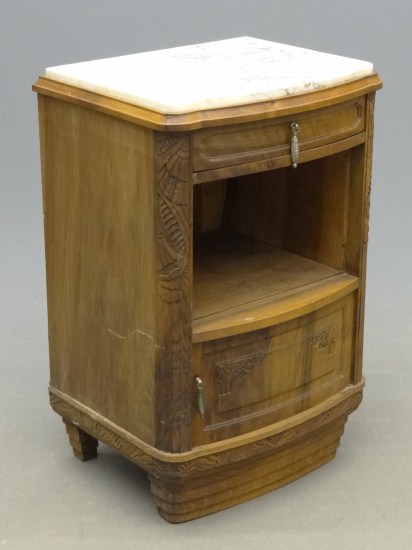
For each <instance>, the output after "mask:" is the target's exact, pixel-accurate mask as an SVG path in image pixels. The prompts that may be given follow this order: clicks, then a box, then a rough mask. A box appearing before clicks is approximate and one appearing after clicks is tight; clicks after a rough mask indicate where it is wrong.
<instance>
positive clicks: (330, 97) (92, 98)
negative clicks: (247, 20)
mask: <svg viewBox="0 0 412 550" xmlns="http://www.w3.org/2000/svg"><path fill="white" fill-rule="evenodd" d="M381 87H382V81H381V80H380V78H379V76H378V75H377V74H376V73H375V74H373V75H370V76H366V77H364V78H360V79H358V80H353V81H351V82H347V83H345V84H340V85H338V86H332V87H330V88H324V89H320V90H316V91H314V92H310V93H307V94H300V95H296V96H288V97H284V98H280V99H274V100H270V101H262V102H259V103H249V104H246V105H235V106H232V107H222V108H219V109H210V110H204V111H194V112H191V113H183V114H164V113H159V112H157V111H152V110H150V109H146V108H144V107H139V106H138V105H134V104H132V103H128V102H126V101H122V100H119V99H115V98H111V97H108V96H105V95H103V94H99V93H96V92H90V91H88V90H84V89H83V88H79V87H77V86H71V85H69V84H64V83H62V82H58V81H56V80H52V79H50V78H47V77H45V76H41V77H39V79H38V80H37V82H36V83H35V84H34V85H33V90H34V91H35V92H37V93H38V94H43V95H47V96H50V97H54V98H57V99H62V100H64V101H69V102H71V103H75V104H77V105H81V106H84V107H87V108H89V109H95V110H98V111H101V112H104V113H106V114H109V115H112V116H116V117H119V118H123V119H125V120H128V121H129V122H134V123H136V124H141V125H142V126H146V127H148V128H152V129H155V130H163V131H172V132H177V131H187V130H197V129H199V128H207V127H212V126H222V125H224V124H227V123H229V122H230V124H237V123H241V122H251V121H256V120H263V119H269V118H275V117H279V116H284V115H289V114H293V113H296V112H299V111H302V110H306V111H309V110H312V109H318V108H320V107H325V106H328V105H333V104H335V103H339V102H341V101H346V100H350V99H352V98H355V97H358V96H361V95H365V94H367V93H369V92H371V91H374V90H378V89H380V88H381Z"/></svg>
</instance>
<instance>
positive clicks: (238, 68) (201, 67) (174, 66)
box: [46, 37, 373, 114]
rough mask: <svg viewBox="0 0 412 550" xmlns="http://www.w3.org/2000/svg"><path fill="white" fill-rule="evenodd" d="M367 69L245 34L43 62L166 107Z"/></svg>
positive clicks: (81, 83) (241, 97)
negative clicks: (55, 63)
mask: <svg viewBox="0 0 412 550" xmlns="http://www.w3.org/2000/svg"><path fill="white" fill-rule="evenodd" d="M372 73H373V65H372V63H368V62H366V61H360V60H357V59H350V58H347V57H341V56H337V55H331V54H326V53H321V52H316V51H312V50H306V49H303V48H297V47H294V46H287V45H284V44H278V43H275V42H269V41H266V40H259V39H256V38H250V37H241V38H232V39H228V40H220V41H217V42H207V43H204V44H196V45H193V46H184V47H180V48H171V49H167V50H158V51H153V52H146V53H138V54H133V55H125V56H121V57H113V58H110V59H100V60H97V61H87V62H83V63H75V64H71V65H62V66H60V67H50V68H48V69H47V70H46V76H47V77H49V78H52V79H54V80H58V81H60V82H64V83H66V84H72V85H74V86H78V87H81V88H84V89H86V90H89V91H93V92H98V93H101V94H105V95H108V96H110V97H114V98H117V99H122V100H125V101H127V102H130V103H133V104H136V105H140V106H142V107H146V108H148V109H152V110H154V111H158V112H160V113H170V114H173V113H175V114H176V113H188V112H191V111H196V110H204V109H212V108H218V107H228V106H232V105H244V104H247V103H254V102H258V101H267V100H271V99H276V98H280V97H284V96H289V95H297V94H302V93H307V92H311V91H313V90H318V89H320V88H325V87H329V86H334V85H336V84H341V83H344V82H348V81H351V80H356V79H358V78H361V77H363V76H367V75H369V74H372Z"/></svg>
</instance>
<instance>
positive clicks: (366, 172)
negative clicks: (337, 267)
mask: <svg viewBox="0 0 412 550" xmlns="http://www.w3.org/2000/svg"><path fill="white" fill-rule="evenodd" d="M374 113H375V92H371V93H370V94H368V96H367V111H366V143H365V157H364V163H363V223H362V228H361V232H362V235H360V239H361V243H362V248H361V257H360V265H359V290H358V312H357V327H358V328H357V333H356V340H355V358H356V359H355V366H354V370H353V382H354V383H355V384H356V383H358V382H360V380H361V378H362V357H363V335H364V317H365V283H366V259H367V248H368V237H369V213H370V204H371V191H372V155H373V130H374Z"/></svg>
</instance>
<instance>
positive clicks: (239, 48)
mask: <svg viewBox="0 0 412 550" xmlns="http://www.w3.org/2000/svg"><path fill="white" fill-rule="evenodd" d="M380 87H381V81H380V79H379V77H378V76H377V74H376V73H375V72H374V70H373V66H372V65H371V64H370V63H367V62H363V61H358V60H354V59H348V58H343V57H338V56H334V55H329V54H324V53H319V52H313V51H310V50H305V49H300V48H295V47H291V46H285V45H282V44H276V43H273V42H267V41H264V40H257V39H253V38H247V37H243V38H236V39H230V40H223V41H218V42H212V43H206V44H200V45H196V46H188V47H182V48H174V49H170V50H163V51H158V52H149V53H143V54H136V55H129V56H124V57H118V58H113V59H106V60H99V61H91V62H85V63H77V64H73V65H66V66H61V67H54V68H50V69H47V71H46V75H45V76H44V77H41V78H40V79H39V80H38V82H37V83H36V84H35V86H34V90H35V91H36V92H37V93H38V100H39V117H40V141H41V160H42V179H43V193H44V214H45V241H46V261H47V287H48V316H49V340H50V368H51V381H50V399H51V405H52V407H53V409H54V410H55V411H56V412H57V413H58V414H59V415H61V416H62V418H63V420H64V422H65V424H66V429H67V432H68V434H69V437H70V443H71V445H72V447H73V450H74V454H75V455H76V456H77V457H78V458H80V459H81V460H88V459H90V458H93V457H95V456H96V454H97V445H98V441H101V442H103V443H105V444H107V445H109V446H111V447H113V448H114V449H116V450H117V451H118V452H120V453H121V454H123V455H124V456H125V457H127V458H128V459H130V460H132V461H133V462H135V463H136V464H137V465H138V466H140V467H141V468H143V469H144V470H146V471H147V473H148V476H149V479H150V483H151V489H152V493H153V495H154V498H155V502H156V504H157V506H158V509H159V511H160V514H161V515H162V516H163V517H164V518H166V519H167V520H169V521H171V522H181V521H185V520H189V519H193V518H196V517H199V516H203V515H205V514H209V513H211V512H215V511H218V510H221V509H224V508H227V507H229V506H232V505H234V504H237V503H240V502H243V501H245V500H248V499H251V498H253V497H255V496H257V495H260V494H263V493H265V492H267V491H269V490H272V489H275V488H277V487H280V486H281V485H284V484H286V483H289V482H290V481H293V480H295V479H297V478H299V477H300V476H302V475H304V474H306V473H308V472H310V471H311V470H313V469H315V468H317V467H318V466H320V465H322V464H324V463H325V462H327V461H329V460H331V459H332V458H333V457H334V455H335V452H336V448H337V447H338V445H339V440H340V437H341V435H342V433H343V429H344V424H345V422H346V419H347V417H348V415H349V414H350V413H351V412H352V411H353V410H355V409H356V407H357V406H358V405H359V403H360V401H361V398H362V388H363V384H364V382H363V378H362V372H361V362H362V359H361V358H362V333H363V313H364V293H365V264H366V245H367V238H368V212H369V197H370V178H371V162H372V132H373V111H374V94H375V91H376V90H377V89H379V88H380Z"/></svg>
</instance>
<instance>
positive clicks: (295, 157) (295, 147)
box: [290, 122, 299, 168]
mask: <svg viewBox="0 0 412 550" xmlns="http://www.w3.org/2000/svg"><path fill="white" fill-rule="evenodd" d="M290 127H291V128H292V139H291V142H290V156H291V157H292V166H293V168H296V167H297V165H298V161H299V139H298V130H299V124H297V123H296V122H292V124H291V125H290Z"/></svg>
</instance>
